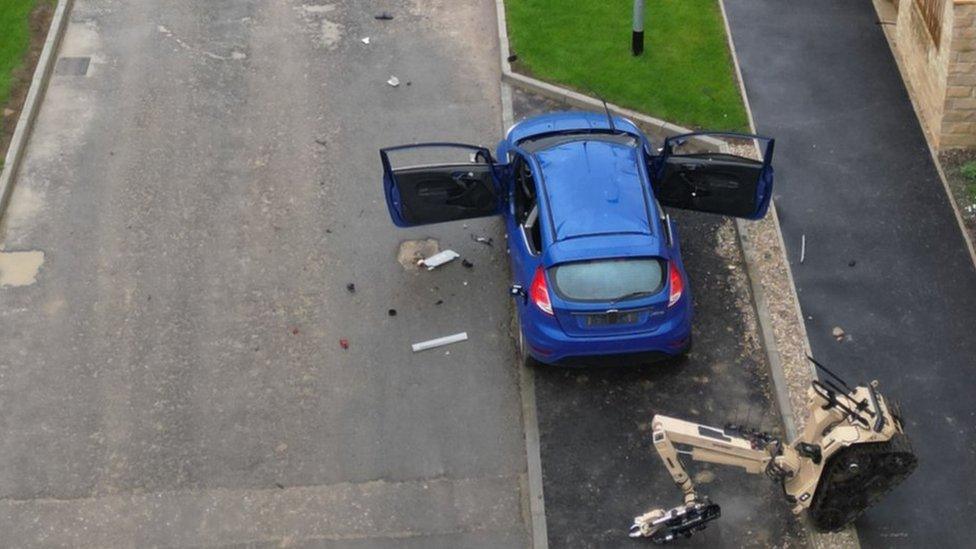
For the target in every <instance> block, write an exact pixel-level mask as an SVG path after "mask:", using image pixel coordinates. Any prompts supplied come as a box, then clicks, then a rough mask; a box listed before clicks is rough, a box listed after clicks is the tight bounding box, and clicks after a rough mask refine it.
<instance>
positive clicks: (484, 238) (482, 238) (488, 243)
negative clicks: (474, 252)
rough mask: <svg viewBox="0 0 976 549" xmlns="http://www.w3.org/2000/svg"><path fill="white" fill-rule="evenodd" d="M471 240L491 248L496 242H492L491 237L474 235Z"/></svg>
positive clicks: (472, 234)
mask: <svg viewBox="0 0 976 549" xmlns="http://www.w3.org/2000/svg"><path fill="white" fill-rule="evenodd" d="M471 240H474V241H475V242H480V243H481V244H484V245H485V246H491V245H492V243H493V242H494V240H492V239H491V237H490V236H478V235H476V234H474V233H471Z"/></svg>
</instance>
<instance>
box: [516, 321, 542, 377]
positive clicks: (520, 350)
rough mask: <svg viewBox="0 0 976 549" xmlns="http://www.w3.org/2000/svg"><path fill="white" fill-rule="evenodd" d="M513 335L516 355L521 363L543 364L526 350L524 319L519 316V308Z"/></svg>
mask: <svg viewBox="0 0 976 549" xmlns="http://www.w3.org/2000/svg"><path fill="white" fill-rule="evenodd" d="M512 337H514V338H515V355H516V360H517V361H518V364H519V365H521V366H525V367H526V368H534V367H536V366H538V365H539V364H541V363H540V362H539V361H538V360H536V359H534V358H532V355H530V354H529V353H528V352H527V351H526V350H525V347H526V345H527V344H526V343H525V334H524V333H523V332H522V319H521V318H519V313H518V311H517V310H516V311H515V330H514V333H513V334H512Z"/></svg>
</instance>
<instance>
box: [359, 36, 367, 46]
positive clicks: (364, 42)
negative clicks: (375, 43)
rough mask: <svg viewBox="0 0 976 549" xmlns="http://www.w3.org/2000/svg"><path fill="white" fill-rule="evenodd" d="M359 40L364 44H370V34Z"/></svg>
mask: <svg viewBox="0 0 976 549" xmlns="http://www.w3.org/2000/svg"><path fill="white" fill-rule="evenodd" d="M359 41H360V42H362V43H363V44H366V45H367V46H368V45H369V37H368V36H366V37H363V38H360V39H359Z"/></svg>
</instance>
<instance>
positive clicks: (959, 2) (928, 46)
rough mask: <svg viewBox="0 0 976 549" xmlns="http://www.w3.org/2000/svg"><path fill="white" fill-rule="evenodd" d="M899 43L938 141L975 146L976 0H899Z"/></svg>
mask: <svg viewBox="0 0 976 549" xmlns="http://www.w3.org/2000/svg"><path fill="white" fill-rule="evenodd" d="M933 21H935V22H937V23H938V24H939V27H938V29H937V32H936V33H933V32H932V30H931V27H932V23H933ZM896 41H897V47H898V51H899V53H900V56H901V58H902V61H903V65H904V68H905V72H906V74H907V76H908V79H909V80H910V84H911V86H912V90H913V91H914V95H915V100H916V103H917V105H918V110H919V114H920V116H921V119H922V124H923V125H924V126H925V128H926V131H927V133H928V134H929V135H930V136H931V137H932V139H933V140H934V141H935V143H934V145H935V146H936V147H938V148H939V149H949V148H960V147H976V0H898V21H897V27H896Z"/></svg>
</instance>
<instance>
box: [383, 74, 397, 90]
mask: <svg viewBox="0 0 976 549" xmlns="http://www.w3.org/2000/svg"><path fill="white" fill-rule="evenodd" d="M386 83H387V84H389V85H391V86H393V87H394V88H395V87H397V86H399V85H400V79H399V78H397V77H396V76H393V75H390V79H389V80H387V81H386Z"/></svg>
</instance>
